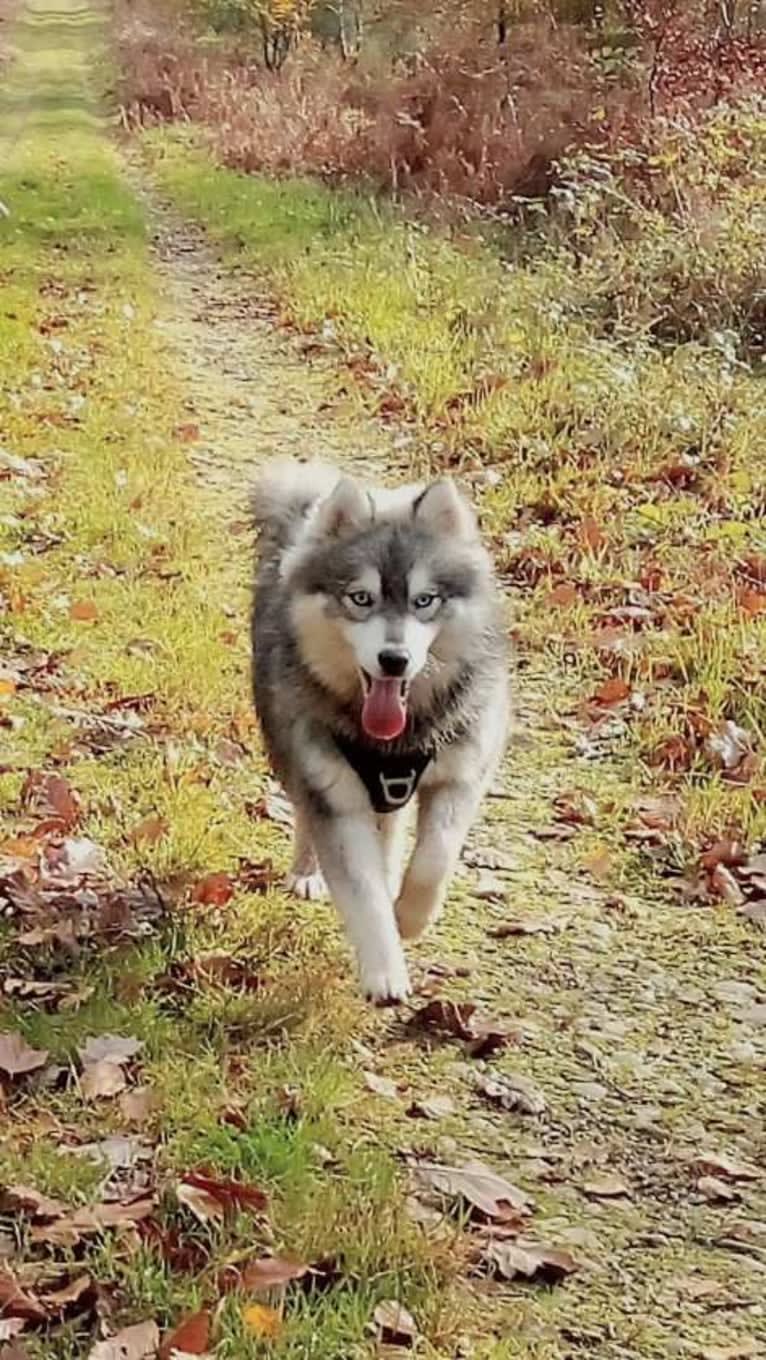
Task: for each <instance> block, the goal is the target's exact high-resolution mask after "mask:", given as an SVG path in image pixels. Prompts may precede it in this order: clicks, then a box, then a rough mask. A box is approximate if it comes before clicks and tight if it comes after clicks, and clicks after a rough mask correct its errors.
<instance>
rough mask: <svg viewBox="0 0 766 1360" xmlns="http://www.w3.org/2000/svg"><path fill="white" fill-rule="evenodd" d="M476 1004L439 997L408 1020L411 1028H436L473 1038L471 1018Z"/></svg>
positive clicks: (442, 1031)
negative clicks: (445, 999) (444, 999)
mask: <svg viewBox="0 0 766 1360" xmlns="http://www.w3.org/2000/svg"><path fill="white" fill-rule="evenodd" d="M475 1013H476V1006H475V1005H474V1004H473V1002H470V1001H460V1002H458V1001H443V1000H441V999H440V998H439V997H437V998H435V999H434V1000H433V1001H429V1002H428V1003H427V1005H425V1006H421V1007H420V1008H419V1010H417V1011H415V1013H414V1015H412V1016H411V1017H410V1019H409V1020H408V1022H407V1026H408V1028H409V1029H425V1030H435V1031H437V1032H441V1033H444V1034H451V1035H454V1036H455V1037H456V1038H458V1039H472V1038H473V1037H474V1030H473V1029H472V1028H471V1024H470V1022H471V1019H472V1017H473V1016H474V1015H475Z"/></svg>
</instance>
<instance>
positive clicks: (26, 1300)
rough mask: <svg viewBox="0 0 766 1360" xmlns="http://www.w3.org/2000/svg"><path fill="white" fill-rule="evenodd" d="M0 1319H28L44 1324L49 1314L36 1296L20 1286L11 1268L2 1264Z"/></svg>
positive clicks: (0, 1270) (0, 1268)
mask: <svg viewBox="0 0 766 1360" xmlns="http://www.w3.org/2000/svg"><path fill="white" fill-rule="evenodd" d="M0 1317H16V1318H26V1320H27V1321H28V1322H44V1321H45V1319H46V1317H47V1313H46V1311H45V1308H44V1307H43V1305H42V1303H41V1302H40V1300H39V1299H38V1298H35V1296H34V1294H30V1293H27V1292H26V1291H25V1290H23V1289H22V1288H21V1286H20V1285H19V1283H18V1281H17V1279H16V1276H15V1275H14V1274H13V1271H12V1270H11V1269H10V1267H9V1266H7V1265H4V1264H2V1262H0Z"/></svg>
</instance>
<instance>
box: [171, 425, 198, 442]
mask: <svg viewBox="0 0 766 1360" xmlns="http://www.w3.org/2000/svg"><path fill="white" fill-rule="evenodd" d="M173 434H174V435H175V437H176V439H177V440H179V442H180V443H181V444H195V443H196V442H197V440H198V439H199V437H200V429H199V425H197V424H195V423H194V421H184V422H183V423H182V424H180V425H176V427H175V429H174V430H173Z"/></svg>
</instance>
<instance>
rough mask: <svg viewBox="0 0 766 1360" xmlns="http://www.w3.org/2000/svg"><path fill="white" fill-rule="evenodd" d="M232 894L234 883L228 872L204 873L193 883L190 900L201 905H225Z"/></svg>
mask: <svg viewBox="0 0 766 1360" xmlns="http://www.w3.org/2000/svg"><path fill="white" fill-rule="evenodd" d="M233 896H234V884H233V882H232V880H231V879H230V877H229V875H228V874H223V873H216V874H206V875H205V877H204V878H201V879H200V880H199V883H197V884H195V886H194V889H193V890H192V901H194V902H198V903H199V904H200V905H201V906H203V907H225V906H226V903H227V902H230V901H231V899H232V897H233Z"/></svg>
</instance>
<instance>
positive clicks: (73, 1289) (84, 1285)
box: [42, 1275, 93, 1313]
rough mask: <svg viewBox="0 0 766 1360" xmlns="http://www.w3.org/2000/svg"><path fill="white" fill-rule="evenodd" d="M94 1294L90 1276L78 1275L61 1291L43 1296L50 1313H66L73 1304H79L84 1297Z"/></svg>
mask: <svg viewBox="0 0 766 1360" xmlns="http://www.w3.org/2000/svg"><path fill="white" fill-rule="evenodd" d="M92 1292H93V1280H92V1279H91V1277H90V1275H77V1276H75V1278H74V1279H73V1280H70V1282H69V1283H68V1284H65V1285H63V1286H62V1287H61V1288H60V1289H54V1290H51V1291H50V1292H49V1293H46V1294H44V1295H43V1296H42V1302H43V1303H44V1304H45V1307H46V1308H47V1310H48V1312H49V1313H64V1312H66V1310H67V1308H68V1307H69V1305H70V1304H72V1303H79V1302H80V1300H81V1299H82V1297H83V1295H85V1294H89V1293H92Z"/></svg>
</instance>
